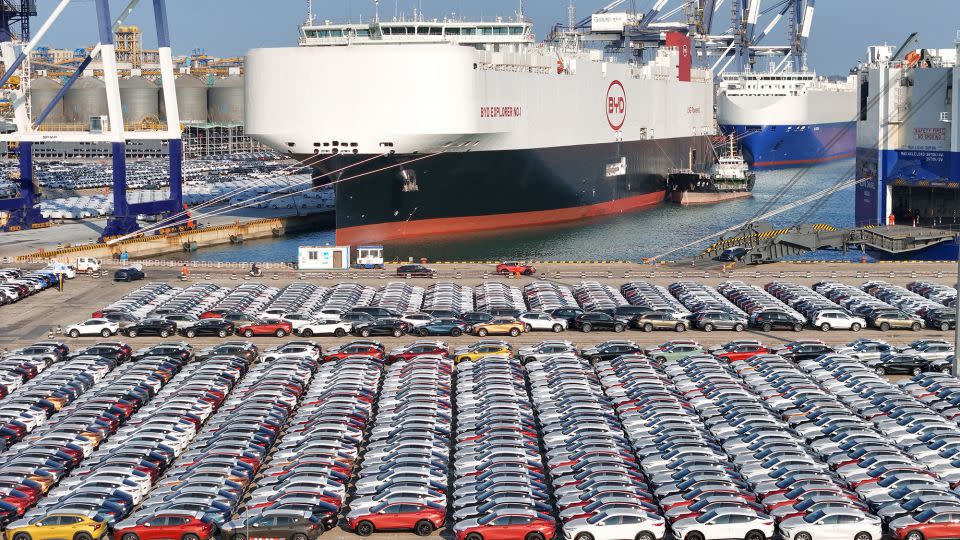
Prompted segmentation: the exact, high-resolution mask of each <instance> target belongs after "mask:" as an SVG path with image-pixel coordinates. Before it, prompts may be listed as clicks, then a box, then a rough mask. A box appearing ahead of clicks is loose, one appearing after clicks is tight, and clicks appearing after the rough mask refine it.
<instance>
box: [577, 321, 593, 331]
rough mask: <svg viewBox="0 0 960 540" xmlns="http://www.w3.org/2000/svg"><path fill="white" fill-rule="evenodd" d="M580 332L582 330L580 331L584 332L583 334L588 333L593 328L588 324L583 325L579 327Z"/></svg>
mask: <svg viewBox="0 0 960 540" xmlns="http://www.w3.org/2000/svg"><path fill="white" fill-rule="evenodd" d="M580 330H582V331H584V332H589V331H591V330H593V327H592V326H590V323H585V324H584V325H583V326H581V327H580Z"/></svg>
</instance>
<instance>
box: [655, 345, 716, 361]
mask: <svg viewBox="0 0 960 540" xmlns="http://www.w3.org/2000/svg"><path fill="white" fill-rule="evenodd" d="M705 352H706V351H704V350H703V347H701V346H700V345H671V346H670V347H667V348H666V349H664V350H662V351H653V352H651V353H650V358H652V359H654V360H656V361H658V362H661V363H666V362H676V361H677V360H682V359H684V358H686V357H688V356H690V355H692V354H704V353H705Z"/></svg>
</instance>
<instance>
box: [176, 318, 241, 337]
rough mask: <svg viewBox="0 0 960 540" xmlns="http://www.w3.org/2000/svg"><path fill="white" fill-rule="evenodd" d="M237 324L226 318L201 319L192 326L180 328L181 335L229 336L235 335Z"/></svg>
mask: <svg viewBox="0 0 960 540" xmlns="http://www.w3.org/2000/svg"><path fill="white" fill-rule="evenodd" d="M235 329H236V326H235V325H234V324H233V323H232V322H230V321H228V320H225V319H201V320H199V321H197V322H196V323H194V324H193V325H191V326H187V327H185V328H181V329H179V330H178V331H177V332H178V333H179V334H180V335H181V336H185V337H188V338H194V337H197V336H218V337H222V338H224V337H227V336H231V335H233V331H234V330H235Z"/></svg>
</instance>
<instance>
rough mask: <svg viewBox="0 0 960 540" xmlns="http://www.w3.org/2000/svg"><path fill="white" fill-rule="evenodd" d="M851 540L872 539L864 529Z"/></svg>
mask: <svg viewBox="0 0 960 540" xmlns="http://www.w3.org/2000/svg"><path fill="white" fill-rule="evenodd" d="M853 540H873V537H872V536H870V533H868V532H866V531H860V532H858V533H857V534H856V535H855V536H854V537H853Z"/></svg>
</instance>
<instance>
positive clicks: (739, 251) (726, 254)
mask: <svg viewBox="0 0 960 540" xmlns="http://www.w3.org/2000/svg"><path fill="white" fill-rule="evenodd" d="M747 253H748V250H747V248H745V247H740V246H734V247H731V248H727V249H725V250H723V253H721V254H720V255H718V256H717V257H716V258H714V259H713V260H715V261H720V262H735V261H739V260H740V259H743V258H744V257H745V256H746V255H747Z"/></svg>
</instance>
